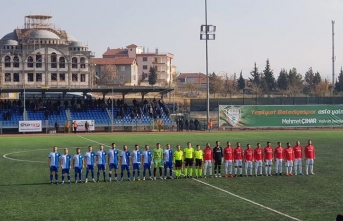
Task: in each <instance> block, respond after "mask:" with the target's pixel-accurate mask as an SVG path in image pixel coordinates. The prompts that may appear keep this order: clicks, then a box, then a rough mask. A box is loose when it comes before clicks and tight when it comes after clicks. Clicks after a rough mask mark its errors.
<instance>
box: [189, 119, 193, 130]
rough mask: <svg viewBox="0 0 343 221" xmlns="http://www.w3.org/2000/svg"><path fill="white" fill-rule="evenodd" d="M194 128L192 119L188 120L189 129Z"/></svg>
mask: <svg viewBox="0 0 343 221" xmlns="http://www.w3.org/2000/svg"><path fill="white" fill-rule="evenodd" d="M193 129H194V121H193V120H192V119H190V120H189V130H190V131H192V130H193Z"/></svg>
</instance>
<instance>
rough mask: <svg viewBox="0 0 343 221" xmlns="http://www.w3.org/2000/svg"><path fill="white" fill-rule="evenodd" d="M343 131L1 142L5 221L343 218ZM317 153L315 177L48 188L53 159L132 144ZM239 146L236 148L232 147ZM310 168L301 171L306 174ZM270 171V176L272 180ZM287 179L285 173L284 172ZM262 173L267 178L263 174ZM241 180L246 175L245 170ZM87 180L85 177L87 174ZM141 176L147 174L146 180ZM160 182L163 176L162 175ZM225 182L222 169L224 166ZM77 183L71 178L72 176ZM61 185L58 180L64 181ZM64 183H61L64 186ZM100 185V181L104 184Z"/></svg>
mask: <svg viewBox="0 0 343 221" xmlns="http://www.w3.org/2000/svg"><path fill="white" fill-rule="evenodd" d="M342 137H343V136H342V131H338V130H335V131H326V130H323V131H301V130H298V131H259V132H214V133H206V132H199V133H186V132H184V133H164V132H163V133H148V134H138V133H127V134H123V133H120V134H115V133H114V134H77V135H74V134H72V135H45V136H44V135H43V136H36V135H33V136H30V135H27V136H6V135H2V136H1V137H0V155H1V158H0V208H1V210H0V211H1V212H0V220H256V221H257V220H334V219H335V217H336V215H337V214H338V213H342V212H343V207H342V205H343V198H342V196H343V188H342V186H343V182H342V181H343V179H342V156H343V148H342V147H341V145H342ZM308 139H311V140H312V141H313V145H314V146H315V148H316V160H315V164H314V173H315V175H310V176H306V175H304V176H299V175H298V176H292V177H286V176H282V177H281V176H272V177H265V176H263V177H238V178H228V179H226V178H206V179H204V178H202V179H181V180H175V179H174V180H156V181H151V180H147V181H135V182H133V181H131V182H128V181H124V182H111V183H109V182H106V183H104V182H100V183H87V184H85V183H83V184H75V183H72V184H70V185H69V184H65V185H51V184H50V180H49V167H48V154H49V152H51V150H52V147H53V146H55V145H56V146H58V148H59V149H58V151H59V152H60V153H63V148H66V147H67V148H69V154H71V155H74V153H75V149H76V148H77V147H80V148H81V153H83V154H84V153H85V152H86V150H87V147H88V146H89V145H92V146H93V150H94V151H96V150H98V146H99V144H100V143H101V144H104V145H106V146H105V150H106V151H107V150H108V149H109V145H110V144H111V143H112V142H115V143H116V144H117V148H119V149H121V147H122V146H123V145H124V144H126V145H128V147H129V150H130V151H131V150H132V149H133V147H134V145H135V144H138V145H140V149H141V150H143V147H144V145H146V144H148V145H149V146H150V149H151V150H152V149H154V148H155V144H156V143H157V142H159V143H161V145H162V148H163V147H164V146H165V144H167V143H169V144H171V146H172V147H175V146H176V145H177V144H180V145H181V146H182V148H184V147H186V143H187V142H188V141H190V142H191V143H192V146H193V147H195V145H196V144H199V145H201V147H202V149H203V148H204V146H205V144H206V143H207V142H210V143H211V146H212V147H213V146H214V145H215V141H216V140H219V141H220V142H221V144H222V147H223V148H224V147H225V143H226V141H231V143H232V144H235V143H236V142H238V141H239V142H241V145H242V147H243V148H245V145H246V144H247V143H250V144H251V145H252V147H253V148H255V147H256V143H257V142H260V143H262V144H263V145H262V146H263V147H264V146H265V143H266V141H271V142H272V146H273V147H275V146H276V142H278V141H281V142H282V143H283V146H284V147H285V146H286V145H285V144H286V142H291V143H292V145H294V144H295V141H296V140H300V142H301V144H302V146H303V147H304V146H305V144H306V142H307V140H308ZM233 146H234V145H233ZM304 169H305V165H304V163H303V170H304ZM274 171H275V170H274V167H273V171H272V172H273V173H275V172H274ZM283 171H284V172H285V168H284V165H283ZM263 172H264V170H263ZM243 173H244V169H243ZM83 174H85V169H84V171H83ZM141 174H142V173H141ZM157 174H158V172H157ZM222 174H224V167H223V166H222ZM71 176H72V181H74V178H73V177H74V171H73V170H72V173H71ZM60 177H61V176H60ZM59 179H60V178H59ZM101 180H102V179H101Z"/></svg>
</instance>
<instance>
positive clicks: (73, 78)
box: [71, 74, 78, 82]
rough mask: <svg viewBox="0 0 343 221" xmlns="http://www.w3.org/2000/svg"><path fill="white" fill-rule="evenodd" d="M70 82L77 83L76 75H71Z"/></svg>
mask: <svg viewBox="0 0 343 221" xmlns="http://www.w3.org/2000/svg"><path fill="white" fill-rule="evenodd" d="M71 80H72V81H73V82H77V81H78V80H77V74H72V75H71Z"/></svg>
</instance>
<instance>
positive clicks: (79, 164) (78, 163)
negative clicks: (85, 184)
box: [73, 148, 83, 183]
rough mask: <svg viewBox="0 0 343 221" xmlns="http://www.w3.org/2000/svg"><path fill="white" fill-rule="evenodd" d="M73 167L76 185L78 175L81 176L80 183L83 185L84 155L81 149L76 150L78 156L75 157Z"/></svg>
mask: <svg viewBox="0 0 343 221" xmlns="http://www.w3.org/2000/svg"><path fill="white" fill-rule="evenodd" d="M73 166H74V170H75V183H77V175H79V182H80V183H82V168H83V155H82V154H81V150H80V148H76V154H75V155H74V157H73Z"/></svg>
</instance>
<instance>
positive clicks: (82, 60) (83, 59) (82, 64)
mask: <svg viewBox="0 0 343 221" xmlns="http://www.w3.org/2000/svg"><path fill="white" fill-rule="evenodd" d="M80 63H81V64H80V67H81V68H86V59H85V58H84V57H81V58H80Z"/></svg>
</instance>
